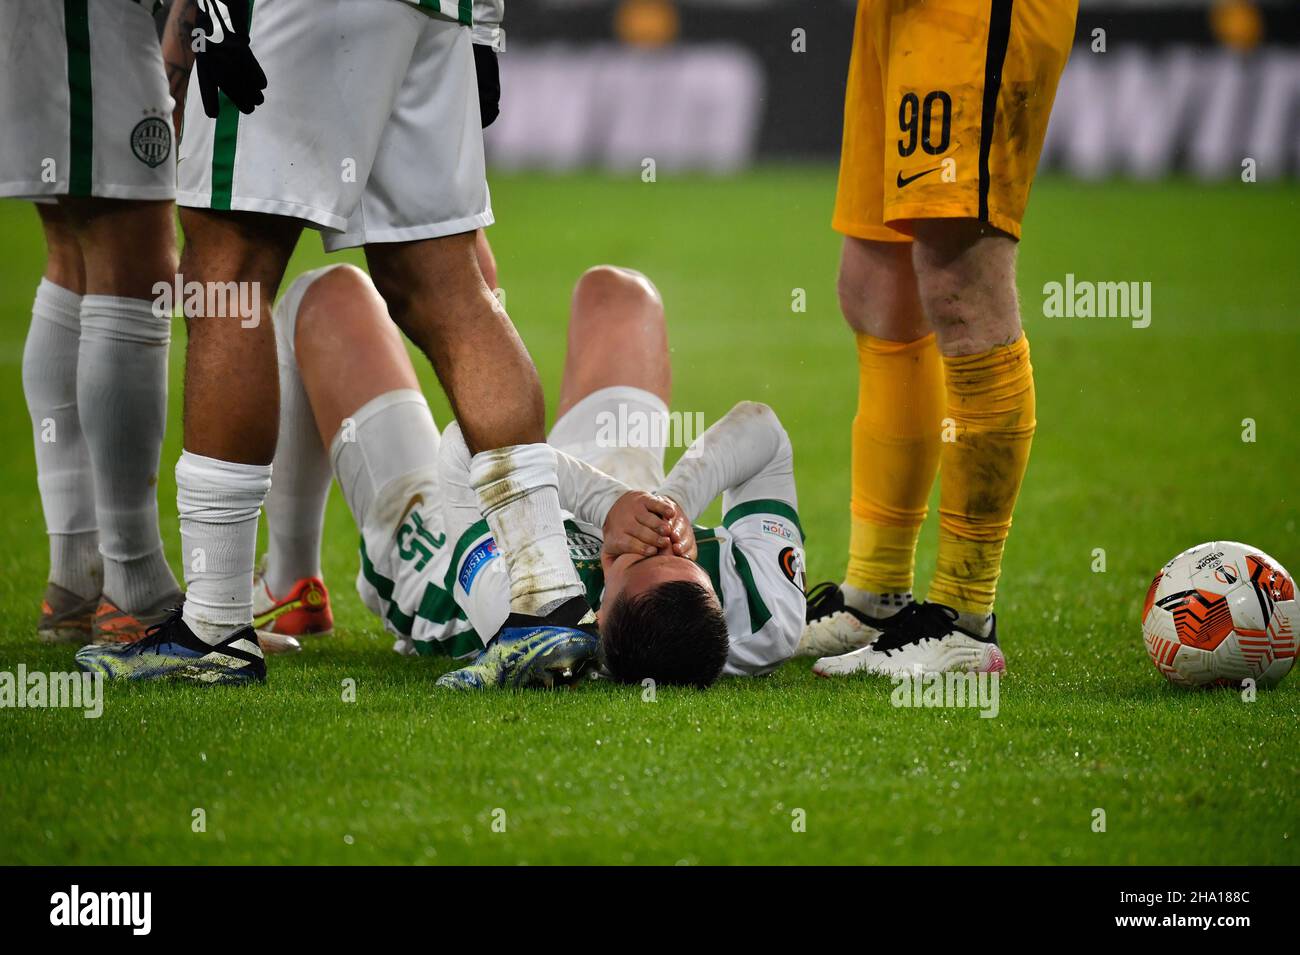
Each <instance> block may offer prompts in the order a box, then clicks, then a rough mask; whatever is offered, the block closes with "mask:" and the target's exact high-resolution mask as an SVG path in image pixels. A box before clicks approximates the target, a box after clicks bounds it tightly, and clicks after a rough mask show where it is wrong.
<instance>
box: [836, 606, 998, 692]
mask: <svg viewBox="0 0 1300 955" xmlns="http://www.w3.org/2000/svg"><path fill="white" fill-rule="evenodd" d="M957 619H958V614H957V611H956V610H954V609H953V608H952V607H946V606H944V605H943V604H936V603H920V604H912V605H911V606H908V607H904V608H903V609H902V610H900V611H899V612H898V613H897V614H895V615H894V616H893V617H890V618H889V620H888V621H887V622H886V624H885V629H884V631H883V632H882V633H881V634H880V636H879V637H877V638H876V639H875V640H873V641H872V643H871V644H870V645H868V646H865V647H862V648H861V649H860V650H854V651H852V652H851V653H845V654H843V655H840V656H826V657H822V658H821V659H820V660H818V661H817V662H816V663H814V664H813V668H812V669H813V673H816V674H817V675H818V676H844V675H847V674H850V673H875V674H880V675H882V676H914V675H916V674H918V673H921V674H924V673H946V672H948V671H954V672H968V673H1001V672H1002V671H1004V670H1006V668H1007V662H1006V658H1005V657H1003V656H1002V650H1001V649H1000V648H999V647H998V637H997V618H996V617H991V618H990V620H989V628H988V634H987V635H986V636H984V635H980V634H977V633H972V632H971V631H969V630H963V629H962V628H961V627H959V626H957Z"/></svg>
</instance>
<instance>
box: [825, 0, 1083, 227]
mask: <svg viewBox="0 0 1300 955" xmlns="http://www.w3.org/2000/svg"><path fill="white" fill-rule="evenodd" d="M1077 12H1078V2H1077V0H858V15H857V22H856V24H855V26H854V34H853V55H852V58H851V59H850V60H849V79H848V89H847V92H846V96H845V101H844V144H843V147H842V152H841V156H840V179H839V189H838V191H837V193H836V197H835V217H834V219H833V220H832V226H833V227H834V229H835V230H836V231H837V232H843V233H844V234H845V235H851V236H857V237H858V238H862V239H875V240H878V241H906V240H907V239H908V238H909V234H910V225H909V220H912V219H950V218H978V219H980V220H982V221H984V222H988V223H989V224H990V225H993V226H994V227H996V228H998V229H1001V230H1002V231H1003V232H1008V233H1010V234H1011V235H1013V236H1015V237H1016V238H1019V237H1020V222H1021V219H1022V218H1023V217H1024V213H1025V206H1026V204H1027V203H1028V201H1029V186H1030V183H1031V182H1032V181H1033V178H1034V170H1035V168H1036V167H1037V165H1038V156H1039V153H1041V152H1042V149H1043V137H1044V136H1045V135H1046V134H1047V120H1048V117H1049V116H1050V115H1051V112H1052V101H1053V100H1054V99H1055V98H1056V85H1057V82H1058V81H1059V80H1060V77H1061V71H1062V70H1063V69H1064V68H1065V61H1066V59H1067V58H1068V57H1069V55H1070V46H1071V44H1072V42H1073V40H1074V20H1075V15H1076V13H1077Z"/></svg>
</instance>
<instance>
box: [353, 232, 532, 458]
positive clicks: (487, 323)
mask: <svg viewBox="0 0 1300 955" xmlns="http://www.w3.org/2000/svg"><path fill="white" fill-rule="evenodd" d="M476 243H477V240H476V234H475V233H473V232H468V233H463V234H461V235H452V236H446V237H444V238H440V239H428V240H424V241H421V242H403V243H392V244H383V245H371V246H367V248H366V259H367V261H368V262H369V264H370V274H371V275H372V276H373V277H374V280H375V285H376V286H377V287H378V289H379V291H380V293H381V294H382V295H383V298H384V301H386V302H387V303H388V307H389V310H390V312H391V313H392V316H393V320H394V321H396V322H397V324H398V325H399V326H400V327H401V329H402V330H403V331H404V332H406V334H407V335H408V336H410V338H411V340H412V341H414V342H415V343H416V345H418V346H419V347H420V350H421V351H423V352H424V353H425V355H427V356H428V358H429V360H430V361H431V362H432V363H433V368H434V371H436V372H437V373H438V380H439V381H440V382H442V387H443V388H444V390H446V392H447V397H448V398H449V399H450V401H451V405H452V408H453V409H454V410H455V414H456V419H457V420H458V421H459V422H460V426H461V429H462V431H463V432H464V435H465V442H466V444H468V445H469V447H470V450H472V451H480V450H483V449H487V448H500V447H506V446H509V445H518V444H534V443H540V442H541V441H543V440H544V437H543V419H544V405H543V402H542V386H541V382H540V381H539V380H538V377H537V369H536V368H535V367H534V366H533V362H532V359H531V358H529V357H528V351H527V350H526V349H525V348H524V343H523V342H522V341H520V339H519V335H518V334H517V333H516V332H515V329H514V326H513V325H512V324H511V323H510V317H509V316H508V315H507V314H506V312H505V309H504V308H502V307H501V304H500V303H499V302H498V301H497V299H496V296H495V295H493V294H492V291H491V290H490V289H489V288H488V287H487V284H486V283H485V282H484V281H483V275H482V273H481V272H480V271H479V265H478V259H477V254H476Z"/></svg>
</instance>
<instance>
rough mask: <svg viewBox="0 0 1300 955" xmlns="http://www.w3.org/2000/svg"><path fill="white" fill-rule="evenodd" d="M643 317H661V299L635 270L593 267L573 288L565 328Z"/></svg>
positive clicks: (605, 266)
mask: <svg viewBox="0 0 1300 955" xmlns="http://www.w3.org/2000/svg"><path fill="white" fill-rule="evenodd" d="M647 315H653V316H656V317H658V318H659V319H660V320H662V316H663V299H662V298H660V296H659V290H658V289H657V288H655V285H654V283H653V282H651V281H650V279H648V278H647V277H646V276H645V275H643V274H642V273H640V272H638V271H636V270H635V269H626V268H622V267H621V266H617V265H595V266H592V267H591V268H589V269H587V271H586V272H584V273H582V277H581V278H579V279H578V283H577V285H576V286H574V289H573V310H572V318H571V320H570V322H569V327H570V329H571V330H572V329H573V328H574V326H578V325H582V324H585V323H589V322H597V323H599V324H607V323H609V322H610V321H611V320H613V321H618V320H621V319H628V320H634V321H637V322H643V321H645V319H646V316H647Z"/></svg>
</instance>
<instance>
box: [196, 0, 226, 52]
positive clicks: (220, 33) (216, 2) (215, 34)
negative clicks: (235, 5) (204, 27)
mask: <svg viewBox="0 0 1300 955" xmlns="http://www.w3.org/2000/svg"><path fill="white" fill-rule="evenodd" d="M199 9H200V10H202V11H203V12H204V13H206V14H207V15H208V17H209V19H211V20H212V32H211V33H210V34H208V35H207V36H205V37H204V38H203V39H204V40H205V41H207V42H208V43H215V44H216V45H217V46H220V45H221V44H222V42H224V41H225V39H226V31H225V29H224V24H223V23H222V22H221V18H222V15H223V14H224V15H225V17H226V18H227V19H229V18H230V11H229V10H227V9H226V8H225V4H223V3H222V2H221V0H199Z"/></svg>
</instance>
